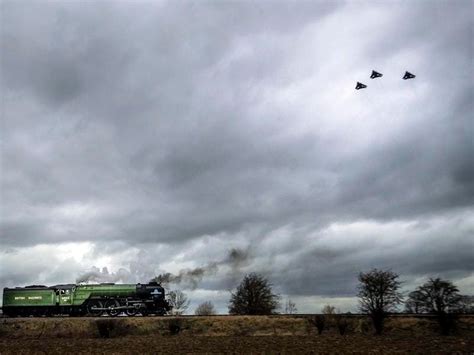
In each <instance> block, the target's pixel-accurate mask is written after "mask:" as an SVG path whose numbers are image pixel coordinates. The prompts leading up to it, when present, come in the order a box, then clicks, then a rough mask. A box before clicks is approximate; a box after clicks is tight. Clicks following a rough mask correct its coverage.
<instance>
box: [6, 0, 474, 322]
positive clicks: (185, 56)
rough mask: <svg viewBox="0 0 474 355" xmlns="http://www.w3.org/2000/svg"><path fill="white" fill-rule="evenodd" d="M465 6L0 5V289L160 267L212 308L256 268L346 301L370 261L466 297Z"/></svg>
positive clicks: (470, 265) (295, 290) (473, 220)
mask: <svg viewBox="0 0 474 355" xmlns="http://www.w3.org/2000/svg"><path fill="white" fill-rule="evenodd" d="M473 7H474V5H473V2H472V1H469V0H466V1H460V0H455V1H449V2H448V1H436V0H434V1H416V2H415V1H386V2H380V1H351V2H342V1H326V2H323V1H249V0H247V1H244V0H242V1H217V0H215V1H205V0H202V1H182V2H175V1H149V2H148V1H139V2H134V1H114V2H112V1H87V2H79V1H66V2H59V1H30V0H24V1H11V0H2V1H1V2H0V16H1V18H0V48H1V73H0V74H1V76H0V90H1V103H0V108H1V122H0V241H1V244H0V288H3V287H14V286H24V285H29V284H46V285H53V284H58V283H73V282H76V281H80V280H81V278H84V277H85V278H86V279H87V278H89V279H91V281H101V280H105V281H114V282H131V283H135V282H142V283H143V282H147V281H149V280H150V279H151V278H152V277H154V276H156V275H159V274H163V273H170V274H171V275H172V276H173V277H174V278H175V280H180V281H181V282H179V283H178V282H174V283H172V284H169V285H168V286H167V289H168V290H169V289H180V290H183V291H184V292H185V293H186V294H187V295H188V297H189V298H190V299H191V307H190V308H189V310H188V312H190V313H192V312H193V310H194V308H195V307H196V305H198V304H199V303H201V302H203V301H211V302H213V303H214V304H215V305H216V308H217V310H218V311H219V312H221V313H225V312H227V304H228V300H229V298H230V291H231V290H232V289H234V288H235V287H236V286H237V285H238V283H239V281H240V280H241V279H242V277H243V276H244V275H245V274H247V273H250V272H257V273H260V274H262V275H263V276H264V277H266V278H267V279H268V280H269V281H270V282H271V284H272V285H273V289H274V291H275V292H277V293H279V294H280V295H281V299H282V303H283V302H284V301H285V300H287V299H288V298H291V299H292V300H293V301H294V302H295V303H296V307H297V308H298V311H299V312H319V311H320V310H321V308H322V306H323V305H325V304H328V303H329V304H332V305H334V306H336V307H337V308H339V309H340V310H341V311H352V312H354V311H357V298H356V297H355V296H356V293H357V275H358V273H359V272H363V271H368V270H370V269H372V268H379V269H390V270H392V271H394V272H396V273H398V274H399V275H400V280H401V281H403V291H404V292H408V291H411V290H413V289H414V288H416V287H417V286H418V285H420V284H422V283H423V282H425V281H427V280H428V279H429V278H430V277H443V278H447V279H449V280H451V281H453V282H454V283H455V285H457V286H458V287H459V289H460V291H461V292H462V293H464V294H473V293H474V272H473V270H474V258H473V257H472V255H473V253H472V252H473V250H474V208H473V203H474V159H473V157H474V141H473V137H474V132H473V128H474V124H473V122H474V121H473V117H474V115H473V114H474V110H473V102H474V97H473V86H474V81H473V78H474V75H473V67H474V66H473V58H474V57H473V41H474V36H473V28H474V25H473V22H474V20H473V16H472V14H473V13H474V11H473V10H474V9H473ZM372 70H377V71H379V72H381V73H382V74H383V77H381V78H377V79H374V80H372V79H370V78H369V76H370V73H371V71H372ZM405 71H409V72H411V73H413V74H415V75H416V78H415V79H413V80H402V77H403V75H404V73H405ZM357 81H360V82H362V83H364V84H366V85H367V88H366V89H363V90H358V91H356V90H354V88H355V84H356V82H357ZM104 268H105V269H104ZM87 275H88V276H87ZM91 276H92V278H91Z"/></svg>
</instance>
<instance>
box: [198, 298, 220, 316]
mask: <svg viewBox="0 0 474 355" xmlns="http://www.w3.org/2000/svg"><path fill="white" fill-rule="evenodd" d="M194 314H195V315H197V316H212V315H214V314H216V310H215V309H214V305H213V304H212V302H210V301H206V302H203V303H201V304H200V305H199V306H198V307H197V308H196V310H195V311H194Z"/></svg>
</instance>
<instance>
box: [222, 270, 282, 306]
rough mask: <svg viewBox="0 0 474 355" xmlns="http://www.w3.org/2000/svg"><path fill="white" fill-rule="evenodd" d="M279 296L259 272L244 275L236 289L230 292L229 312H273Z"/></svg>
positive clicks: (277, 304)
mask: <svg viewBox="0 0 474 355" xmlns="http://www.w3.org/2000/svg"><path fill="white" fill-rule="evenodd" d="M278 300H279V296H278V295H277V294H274V293H273V291H272V287H271V284H270V283H269V282H268V280H267V279H266V278H264V277H263V276H261V275H259V274H255V273H251V274H248V275H246V276H245V277H244V279H243V280H242V282H241V283H240V285H239V286H238V287H237V291H236V292H235V293H232V294H231V298H230V301H229V313H230V314H273V313H275V310H276V309H277V308H278V307H279V302H278Z"/></svg>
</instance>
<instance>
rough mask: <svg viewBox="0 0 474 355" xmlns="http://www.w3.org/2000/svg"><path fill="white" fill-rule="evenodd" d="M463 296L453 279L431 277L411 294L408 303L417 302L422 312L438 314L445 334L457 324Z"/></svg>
mask: <svg viewBox="0 0 474 355" xmlns="http://www.w3.org/2000/svg"><path fill="white" fill-rule="evenodd" d="M461 302H462V296H461V295H460V294H459V290H458V288H457V287H456V286H454V285H453V283H452V282H451V281H447V280H442V279H440V278H436V279H430V280H429V281H428V282H426V283H425V284H423V285H422V286H420V287H418V288H417V289H416V291H414V292H411V293H410V295H409V299H408V303H409V304H417V305H418V307H419V311H420V312H422V313H432V314H436V316H437V318H438V322H439V325H440V328H441V332H442V333H443V334H445V335H447V334H449V333H450V332H451V330H452V329H453V328H454V326H455V315H454V313H457V312H458V311H459V309H460V307H461Z"/></svg>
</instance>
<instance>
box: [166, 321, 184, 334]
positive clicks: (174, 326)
mask: <svg viewBox="0 0 474 355" xmlns="http://www.w3.org/2000/svg"><path fill="white" fill-rule="evenodd" d="M168 330H169V332H170V334H171V335H178V334H179V333H180V332H181V330H183V321H182V320H181V318H173V319H170V320H169V322H168Z"/></svg>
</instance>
